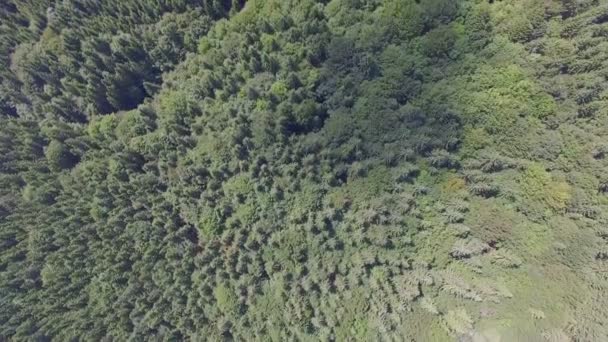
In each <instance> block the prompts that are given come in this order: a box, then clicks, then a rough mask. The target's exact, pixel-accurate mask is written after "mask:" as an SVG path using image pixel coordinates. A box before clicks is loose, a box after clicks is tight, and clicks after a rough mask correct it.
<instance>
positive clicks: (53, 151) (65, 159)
mask: <svg viewBox="0 0 608 342" xmlns="http://www.w3.org/2000/svg"><path fill="white" fill-rule="evenodd" d="M44 155H45V156H46V160H47V162H48V164H49V167H50V168H51V170H53V171H61V170H64V169H69V168H72V167H73V166H74V165H75V164H76V163H78V157H76V156H75V155H74V154H72V152H70V150H69V149H68V148H67V147H66V146H65V145H64V144H63V143H62V142H60V141H58V140H53V141H51V142H50V143H49V145H48V146H47V147H46V149H45V151H44Z"/></svg>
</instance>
